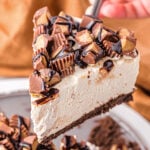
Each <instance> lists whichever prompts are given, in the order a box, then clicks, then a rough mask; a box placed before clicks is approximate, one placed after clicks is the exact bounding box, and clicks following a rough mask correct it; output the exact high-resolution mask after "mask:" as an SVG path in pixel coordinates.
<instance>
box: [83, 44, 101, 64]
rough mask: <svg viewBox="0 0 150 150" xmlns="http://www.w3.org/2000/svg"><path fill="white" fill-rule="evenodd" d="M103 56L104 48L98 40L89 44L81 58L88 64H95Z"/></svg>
mask: <svg viewBox="0 0 150 150" xmlns="http://www.w3.org/2000/svg"><path fill="white" fill-rule="evenodd" d="M102 57H104V50H103V49H102V48H101V47H100V46H99V45H97V44H96V42H92V43H91V44H89V45H88V46H87V47H85V48H84V50H83V52H82V53H81V60H82V61H83V62H85V63H87V64H95V63H96V62H97V61H98V60H99V59H101V58H102Z"/></svg>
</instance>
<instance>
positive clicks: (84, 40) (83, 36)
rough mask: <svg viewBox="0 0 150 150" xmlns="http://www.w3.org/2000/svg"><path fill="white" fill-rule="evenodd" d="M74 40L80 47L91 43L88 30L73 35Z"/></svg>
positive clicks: (91, 38) (91, 39)
mask: <svg viewBox="0 0 150 150" xmlns="http://www.w3.org/2000/svg"><path fill="white" fill-rule="evenodd" d="M75 39H76V41H77V43H78V44H79V45H81V46H82V47H84V46H86V45H88V44H90V43H92V42H93V37H92V35H91V34H90V32H89V31H88V30H82V31H80V32H77V33H76V35H75Z"/></svg>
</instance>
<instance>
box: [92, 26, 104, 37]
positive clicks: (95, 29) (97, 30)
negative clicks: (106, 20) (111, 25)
mask: <svg viewBox="0 0 150 150" xmlns="http://www.w3.org/2000/svg"><path fill="white" fill-rule="evenodd" d="M102 29H103V24H102V23H96V24H95V25H94V26H93V28H92V34H93V35H94V38H95V39H97V38H98V36H99V35H100V34H101V33H102Z"/></svg>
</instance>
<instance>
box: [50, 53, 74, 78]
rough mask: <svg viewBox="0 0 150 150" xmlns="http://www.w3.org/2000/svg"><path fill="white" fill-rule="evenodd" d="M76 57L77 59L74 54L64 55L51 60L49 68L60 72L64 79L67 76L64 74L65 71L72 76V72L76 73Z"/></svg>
mask: <svg viewBox="0 0 150 150" xmlns="http://www.w3.org/2000/svg"><path fill="white" fill-rule="evenodd" d="M74 57H75V54H74V52H72V53H67V54H64V55H62V56H60V57H58V58H56V59H54V60H51V61H50V64H49V67H50V68H51V69H53V70H56V71H57V72H59V73H60V74H61V76H62V77H63V76H65V74H66V73H65V72H64V71H65V70H67V71H68V73H69V72H71V74H72V71H74ZM64 73H65V74H64Z"/></svg>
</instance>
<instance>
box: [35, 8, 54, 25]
mask: <svg viewBox="0 0 150 150" xmlns="http://www.w3.org/2000/svg"><path fill="white" fill-rule="evenodd" d="M50 18H51V15H50V12H49V10H48V7H43V8H41V9H39V10H37V11H36V12H35V14H34V16H33V23H34V26H35V27H36V26H38V25H41V24H43V25H48V24H49V20H50Z"/></svg>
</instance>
